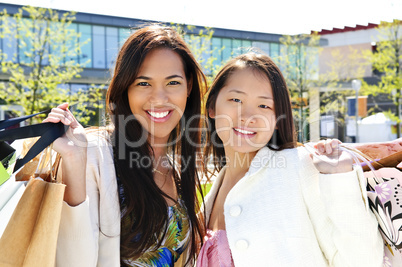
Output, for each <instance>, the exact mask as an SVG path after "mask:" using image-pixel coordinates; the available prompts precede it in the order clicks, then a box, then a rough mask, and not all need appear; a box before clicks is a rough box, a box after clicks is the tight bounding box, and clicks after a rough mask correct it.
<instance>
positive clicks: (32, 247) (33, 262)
mask: <svg viewBox="0 0 402 267" xmlns="http://www.w3.org/2000/svg"><path fill="white" fill-rule="evenodd" d="M45 151H46V150H45ZM45 153H48V151H47V152H45ZM58 165H59V161H58V160H57V161H56V162H55V164H53V168H52V172H50V174H51V176H52V177H51V178H52V179H51V181H50V182H47V181H44V180H42V179H34V178H32V179H30V180H29V182H28V185H27V187H26V189H25V191H24V193H23V195H22V197H21V199H20V201H19V202H18V205H17V207H16V208H15V210H14V213H13V215H12V216H11V219H10V221H9V223H8V224H7V227H6V229H5V230H4V233H3V236H2V237H1V239H0V267H3V266H4V267H5V266H7V267H9V266H12V267H14V266H15V267H17V266H24V267H38V266H40V267H47V266H54V265H55V258H56V244H57V236H58V232H59V225H60V218H61V209H62V203H63V197H64V189H65V185H63V184H62V183H61V182H60V181H55V180H54V179H53V175H52V174H53V171H57V167H58Z"/></svg>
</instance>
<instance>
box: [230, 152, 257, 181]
mask: <svg viewBox="0 0 402 267" xmlns="http://www.w3.org/2000/svg"><path fill="white" fill-rule="evenodd" d="M256 154H257V151H255V152H250V153H240V152H237V151H227V150H226V149H225V155H226V166H227V167H226V174H225V177H228V178H229V179H231V180H234V181H236V182H237V181H238V180H240V179H241V178H242V177H243V176H244V175H245V174H246V172H247V171H248V169H249V168H250V166H251V162H252V160H253V158H254V157H255V155H256Z"/></svg>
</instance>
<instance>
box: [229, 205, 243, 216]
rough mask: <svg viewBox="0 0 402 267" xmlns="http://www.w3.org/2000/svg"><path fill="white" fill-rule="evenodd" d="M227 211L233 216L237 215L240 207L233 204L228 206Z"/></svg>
mask: <svg viewBox="0 0 402 267" xmlns="http://www.w3.org/2000/svg"><path fill="white" fill-rule="evenodd" d="M229 213H230V215H231V216H233V217H237V216H239V215H240V213H241V207H240V206H233V207H231V208H230V210H229Z"/></svg>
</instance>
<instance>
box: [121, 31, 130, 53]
mask: <svg viewBox="0 0 402 267" xmlns="http://www.w3.org/2000/svg"><path fill="white" fill-rule="evenodd" d="M130 34H131V31H130V29H127V28H119V48H120V47H121V46H122V45H123V44H124V42H125V41H126V40H127V38H128V37H129V36H130Z"/></svg>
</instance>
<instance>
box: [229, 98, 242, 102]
mask: <svg viewBox="0 0 402 267" xmlns="http://www.w3.org/2000/svg"><path fill="white" fill-rule="evenodd" d="M230 100H231V101H233V102H236V103H241V100H240V99H238V98H232V99H230Z"/></svg>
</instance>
